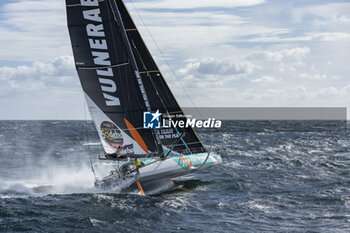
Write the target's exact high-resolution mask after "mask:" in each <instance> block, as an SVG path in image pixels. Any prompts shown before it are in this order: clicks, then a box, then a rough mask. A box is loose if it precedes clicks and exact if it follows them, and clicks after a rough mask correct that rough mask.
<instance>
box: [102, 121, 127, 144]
mask: <svg viewBox="0 0 350 233" xmlns="http://www.w3.org/2000/svg"><path fill="white" fill-rule="evenodd" d="M100 130H101V134H102V136H103V138H104V140H105V141H106V142H107V143H108V144H109V145H110V146H111V147H113V148H115V149H118V148H119V147H122V146H123V141H124V140H123V135H122V132H121V131H120V130H119V129H118V128H117V126H115V125H114V124H113V123H112V122H109V121H104V122H102V123H101V126H100Z"/></svg>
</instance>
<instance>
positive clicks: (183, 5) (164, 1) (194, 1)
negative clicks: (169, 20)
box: [134, 0, 265, 9]
mask: <svg viewBox="0 0 350 233" xmlns="http://www.w3.org/2000/svg"><path fill="white" fill-rule="evenodd" d="M263 3H265V0H235V1H232V0H220V1H211V0H191V1H188V0H157V1H154V0H153V1H141V2H137V3H134V4H135V5H136V6H137V8H141V9H142V8H143V9H198V8H209V7H215V8H220V7H222V8H235V7H249V6H255V5H260V4H263Z"/></svg>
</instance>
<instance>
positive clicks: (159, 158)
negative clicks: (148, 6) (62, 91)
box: [66, 0, 221, 194]
mask: <svg viewBox="0 0 350 233" xmlns="http://www.w3.org/2000/svg"><path fill="white" fill-rule="evenodd" d="M66 8H67V19H68V28H69V34H70V38H71V43H72V49H73V54H74V58H75V65H76V69H77V72H78V75H79V79H80V82H81V85H82V88H83V91H84V94H85V97H86V102H87V105H88V108H89V111H90V114H91V116H92V118H93V121H94V123H95V126H96V129H97V132H98V135H99V137H100V140H101V143H102V146H103V148H104V151H105V158H103V159H107V160H118V161H119V160H122V161H126V162H125V163H124V164H123V165H122V166H120V167H118V168H116V169H115V170H113V171H111V172H110V175H109V176H106V177H104V178H101V179H97V180H96V182H95V186H96V187H98V188H102V189H111V190H113V189H118V188H119V189H121V188H130V187H135V188H136V189H138V190H139V191H140V192H141V193H142V194H144V193H146V194H147V190H148V189H149V188H150V187H152V188H154V187H156V186H157V185H159V184H162V183H163V182H168V181H171V179H172V178H175V177H178V176H182V175H186V174H189V173H191V172H194V171H197V170H200V169H203V168H207V167H209V166H212V165H215V164H218V163H221V157H220V155H219V154H217V153H216V152H212V151H210V150H209V151H208V150H207V149H206V148H205V147H204V146H203V144H202V142H201V141H200V140H199V138H198V136H197V134H196V133H195V131H194V130H193V128H192V127H183V128H181V127H178V126H176V127H174V125H171V126H170V127H167V128H166V129H165V128H161V127H160V126H159V124H158V125H157V124H156V122H158V123H159V122H160V119H161V117H162V116H161V115H162V114H166V115H167V116H174V115H176V116H180V120H181V119H182V120H186V116H185V115H184V113H183V111H182V109H181V108H180V106H179V104H178V103H177V101H176V99H175V97H174V95H173V94H172V92H171V90H170V88H169V87H168V85H167V83H166V82H165V79H164V78H163V76H162V73H161V72H160V71H159V69H158V67H157V65H156V63H155V61H154V60H153V58H152V56H151V54H150V52H149V50H148V49H147V47H146V45H145V43H144V42H143V40H142V38H141V35H140V33H139V31H138V29H137V28H136V25H135V24H134V22H133V20H132V18H131V16H130V14H129V13H128V10H127V8H126V7H125V5H124V3H123V1H122V0H66ZM149 116H150V118H149V119H148V120H149V122H148V125H147V124H146V123H145V120H146V119H147V117H149ZM178 120H179V118H178ZM135 162H137V163H138V164H137V163H135Z"/></svg>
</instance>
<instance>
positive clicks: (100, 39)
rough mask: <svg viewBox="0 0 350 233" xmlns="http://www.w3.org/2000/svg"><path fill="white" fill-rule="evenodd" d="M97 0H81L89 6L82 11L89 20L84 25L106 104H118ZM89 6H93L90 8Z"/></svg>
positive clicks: (115, 85) (110, 105)
mask: <svg viewBox="0 0 350 233" xmlns="http://www.w3.org/2000/svg"><path fill="white" fill-rule="evenodd" d="M99 2H100V1H98V0H81V5H82V6H87V7H89V9H88V10H84V11H83V17H84V19H85V20H88V21H89V23H88V24H87V25H86V32H87V35H88V39H89V45H90V48H91V54H92V57H93V62H94V64H95V65H96V66H97V67H101V68H99V69H96V72H97V75H98V82H99V84H100V86H101V90H102V95H103V98H104V99H105V103H106V106H108V107H113V106H120V100H119V98H118V97H117V96H118V94H117V84H116V82H115V81H114V79H113V77H114V73H113V69H112V68H111V66H112V63H111V61H110V54H109V51H108V45H107V40H106V35H105V30H104V26H103V22H102V17H101V11H100V8H99ZM91 7H93V8H92V9H91ZM78 64H80V62H77V65H78Z"/></svg>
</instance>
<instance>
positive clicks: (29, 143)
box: [0, 121, 350, 232]
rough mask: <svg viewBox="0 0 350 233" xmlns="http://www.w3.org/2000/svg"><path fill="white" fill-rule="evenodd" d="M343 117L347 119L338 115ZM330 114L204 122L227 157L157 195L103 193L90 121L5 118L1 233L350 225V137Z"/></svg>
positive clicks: (0, 136)
mask: <svg viewBox="0 0 350 233" xmlns="http://www.w3.org/2000/svg"><path fill="white" fill-rule="evenodd" d="M342 124H343V123H342ZM342 124H340V125H339V124H334V123H333V122H300V121H298V122H284V121H281V122H256V121H230V122H224V123H223V128H222V129H220V130H216V131H209V130H199V136H200V138H201V139H202V140H203V142H204V143H205V144H207V145H208V144H209V143H210V141H211V139H212V138H213V142H214V144H215V145H217V146H219V147H221V148H224V149H225V152H224V151H223V152H222V156H223V163H222V164H220V165H218V166H215V167H212V168H210V169H208V170H204V171H201V172H200V173H196V174H193V175H190V176H186V177H182V178H181V179H178V180H177V183H179V184H181V185H183V187H184V188H183V189H181V190H175V191H169V192H165V193H162V194H159V195H156V196H140V195H135V194H113V193H97V192H96V190H94V189H93V182H94V177H93V174H92V172H91V170H90V166H89V156H90V155H91V156H92V158H93V162H94V163H96V162H98V160H97V157H98V155H102V154H103V152H102V150H101V145H100V144H99V140H98V137H97V134H96V132H95V130H94V127H93V125H92V123H91V122H88V123H86V122H84V121H0V232H350V140H349V139H350V138H349V134H348V132H347V130H346V125H345V124H346V123H345V124H343V125H342Z"/></svg>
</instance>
